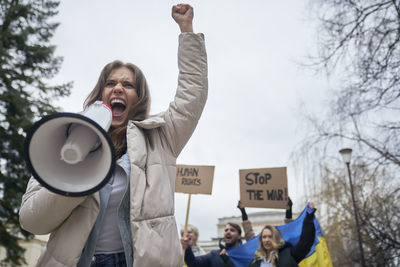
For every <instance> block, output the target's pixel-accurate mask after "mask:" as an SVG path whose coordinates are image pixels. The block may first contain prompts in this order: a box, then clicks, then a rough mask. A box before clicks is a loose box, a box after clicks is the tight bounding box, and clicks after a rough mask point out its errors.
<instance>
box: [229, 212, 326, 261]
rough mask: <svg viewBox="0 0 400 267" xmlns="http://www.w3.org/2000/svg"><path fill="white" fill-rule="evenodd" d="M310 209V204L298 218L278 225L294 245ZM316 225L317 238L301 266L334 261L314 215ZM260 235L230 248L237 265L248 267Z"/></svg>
mask: <svg viewBox="0 0 400 267" xmlns="http://www.w3.org/2000/svg"><path fill="white" fill-rule="evenodd" d="M307 211H310V212H311V209H310V208H309V206H308V204H307V206H306V207H305V209H304V210H303V211H302V213H301V214H300V216H299V217H297V219H296V220H294V221H292V222H290V223H287V224H284V225H279V226H276V228H277V229H278V230H279V232H280V233H281V235H282V238H283V240H285V241H286V242H289V243H290V244H292V245H293V246H294V245H296V244H297V242H299V239H300V235H301V230H302V227H303V221H304V219H305V217H306V212H307ZM314 226H315V239H314V244H313V246H312V247H311V250H310V252H309V253H308V254H307V256H306V258H304V259H303V260H302V261H301V262H300V263H299V266H300V267H317V266H320V267H322V266H323V267H331V266H332V261H331V257H330V255H329V252H328V247H327V245H326V242H325V238H324V236H323V235H322V231H321V227H320V226H319V223H318V220H317V218H316V217H314ZM258 247H259V243H258V236H256V237H254V238H253V239H251V240H249V241H247V242H246V243H245V244H243V245H240V246H237V247H234V248H232V249H229V250H228V254H229V258H231V260H232V262H233V263H234V264H235V266H236V267H248V266H249V264H250V262H251V261H252V260H253V258H254V252H255V251H256V250H257V249H258Z"/></svg>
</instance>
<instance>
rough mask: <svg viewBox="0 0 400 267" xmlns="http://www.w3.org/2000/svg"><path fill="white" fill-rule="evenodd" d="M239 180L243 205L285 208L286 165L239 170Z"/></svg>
mask: <svg viewBox="0 0 400 267" xmlns="http://www.w3.org/2000/svg"><path fill="white" fill-rule="evenodd" d="M239 180H240V201H241V202H242V204H243V206H245V207H254V208H272V209H286V206H287V201H288V184H287V175H286V167H278V168H262V169H245V170H239Z"/></svg>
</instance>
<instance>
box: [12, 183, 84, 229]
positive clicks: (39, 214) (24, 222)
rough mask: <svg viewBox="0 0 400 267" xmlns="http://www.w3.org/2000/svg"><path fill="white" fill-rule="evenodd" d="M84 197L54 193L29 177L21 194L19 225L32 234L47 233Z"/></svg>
mask: <svg viewBox="0 0 400 267" xmlns="http://www.w3.org/2000/svg"><path fill="white" fill-rule="evenodd" d="M85 199H86V197H65V196H61V195H57V194H54V193H52V192H50V191H49V190H47V189H46V188H44V187H42V186H41V185H40V184H39V183H38V182H37V181H36V180H35V179H34V178H31V179H30V180H29V183H28V186H27V189H26V192H25V194H24V195H23V196H22V203H21V208H20V211H19V221H20V224H21V227H22V228H23V229H24V230H26V231H28V232H30V233H32V234H37V235H43V234H48V233H50V232H52V231H53V230H54V229H55V228H57V227H58V226H59V225H60V224H61V223H62V222H63V221H64V220H65V219H66V218H67V217H68V216H69V215H70V214H71V212H72V210H73V209H74V208H75V207H77V206H78V205H79V204H81V203H82V202H83V201H84V200H85Z"/></svg>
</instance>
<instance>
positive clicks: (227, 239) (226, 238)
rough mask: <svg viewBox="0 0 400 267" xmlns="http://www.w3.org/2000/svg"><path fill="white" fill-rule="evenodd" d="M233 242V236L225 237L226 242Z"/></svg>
mask: <svg viewBox="0 0 400 267" xmlns="http://www.w3.org/2000/svg"><path fill="white" fill-rule="evenodd" d="M231 240H232V236H230V235H227V236H225V242H227V243H229V242H230V241H231Z"/></svg>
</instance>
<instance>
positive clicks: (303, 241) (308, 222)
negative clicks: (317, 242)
mask: <svg viewBox="0 0 400 267" xmlns="http://www.w3.org/2000/svg"><path fill="white" fill-rule="evenodd" d="M314 212H315V210H314V211H313V212H312V213H307V215H306V217H305V219H304V222H303V228H302V231H301V235H300V240H299V242H298V243H297V244H296V245H295V246H294V247H293V246H292V245H291V244H290V243H285V245H284V246H283V247H281V248H280V249H279V251H278V256H279V259H278V261H277V262H276V267H296V266H298V264H299V262H300V261H301V260H302V259H304V258H305V257H306V256H307V254H308V252H309V251H310V249H311V247H312V245H313V243H314V238H315V226H314V222H313V219H314ZM260 264H261V260H258V261H256V262H251V263H250V265H249V267H260Z"/></svg>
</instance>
